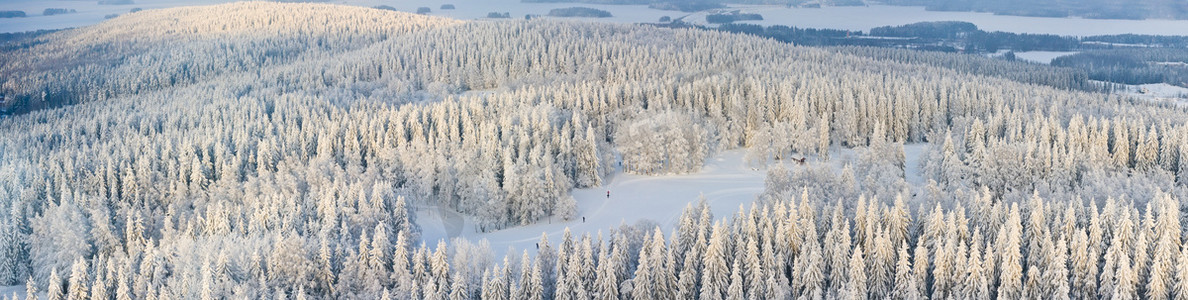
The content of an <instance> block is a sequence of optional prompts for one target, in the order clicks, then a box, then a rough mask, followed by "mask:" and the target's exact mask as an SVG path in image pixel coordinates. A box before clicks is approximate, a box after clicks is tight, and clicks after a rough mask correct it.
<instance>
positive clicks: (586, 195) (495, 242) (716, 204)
mask: <svg viewBox="0 0 1188 300" xmlns="http://www.w3.org/2000/svg"><path fill="white" fill-rule="evenodd" d="M744 152H745V151H743V150H732V151H726V152H725V153H719V154H718V155H716V156H714V157H712V158H711V159H709V160H707V161H706V165H705V167H703V168H702V170H701V172H697V173H695V174H684V175H666V176H647V175H635V174H626V173H617V174H615V175H614V176H613V177H611V178H610V179H609V182H610V183H609V184H606V185H605V186H602V187H594V188H587V189H575V190H574V191H573V197H574V198H575V199H577V203H578V217H577V218H575V219H574V220H569V221H564V220H561V219H560V218H559V217H553V218H552V220H551V221H545V222H540V223H538V224H533V225H528V226H520V227H514V228H508V229H504V230H499V231H494V232H487V233H481V232H477V230H476V229H475V228H476V226H475V225H474V222H472V220H471V218H470V217H462V215H461V214H459V213H457V212H454V211H452V210H449V209H441V210H436V209H421V210H418V211H417V221H418V222H419V223H420V225H421V230H422V233H421V236H422V239H423V240H424V241H425V243H426V244H427V245H429V246H434V245H435V244H436V243H437V241H438V240H440V239H447V240H448V239H452V238H454V237H461V238H464V239H467V240H470V241H472V242H477V241H479V240H482V239H487V240H488V241H489V242H490V243H491V248H492V249H493V250H495V252H496V256H503V254H504V251H506V250H507V249H508V247H513V248H515V249H516V250H515V251H521V250H533V249H534V248H535V244H536V242H538V241H540V235H541V233H542V232H543V233H546V234H548V235H549V239H550V240H552V239H554V238H556V239H560V238H561V235H562V234H563V233H564V232H565V228H566V227H568V228H569V230H570V231H571V232H573V233H574V234H576V235H581V234H583V233H590V234H591V235H595V234H597V233H598V232H599V231H601V232H603V234H608V233H609V230H610V229H611V228H612V227H618V226H619V225H620V224H623V223H626V224H635V223H636V222H638V221H641V220H652V221H655V222H657V223H658V224H659V225H660V227H661V229H663V230H664V231H665V232H671V230H672V227H673V225H675V222H676V219H677V217H679V216H680V214H681V209H683V208H684V207H685V205H686V204H688V203H695V202H696V201H697V199H698V197H700V196H705V198H706V200H707V202H708V203H709V204H710V207H711V208H712V209H713V212H714V215H717V216H729V215H730V214H732V213H734V212H735V211H737V210H738V207H739V205H746V206H747V207H748V208H749V207H750V205H749V204H751V203H752V202H753V201H754V200H755V196H756V195H758V194H759V193H761V192H763V179H764V177H765V176H766V174H767V173H766V172H765V170H761V169H760V170H756V169H752V168H750V167H747V166H746V164H744V163H743V159H742V158H743V154H744ZM608 190H609V191H610V192H611V196H610V197H609V198H608V197H606V192H607V191H608ZM442 216H445V217H444V218H443V217H442ZM582 217H585V218H586V220H585V222H582V219H581V218H582ZM457 229H461V230H460V231H456V230H457Z"/></svg>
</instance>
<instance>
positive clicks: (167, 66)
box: [0, 2, 461, 113]
mask: <svg viewBox="0 0 1188 300" xmlns="http://www.w3.org/2000/svg"><path fill="white" fill-rule="evenodd" d="M460 23H461V22H460V21H457V20H453V19H446V18H438V17H430V16H423V15H414V14H405V13H398V12H392V11H386V10H378V9H370V8H363V7H354V6H337V5H327V4H304V3H303V4H289V5H285V6H277V5H275V4H270V3H265V2H240V3H232V4H223V5H214V6H199V7H179V8H171V9H162V10H145V11H138V12H135V13H129V14H126V15H124V16H121V17H119V18H115V19H112V20H108V21H106V22H103V23H100V24H97V25H94V26H87V27H83V28H78V29H73V30H64V31H59V32H54V33H50V34H45V35H40V36H36V37H34V38H32V39H24V40H20V39H17V40H13V41H9V42H8V43H7V44H6V45H4V47H2V49H3V50H2V51H3V55H0V74H4V76H2V77H0V94H4V95H5V96H6V97H7V99H6V100H7V102H8V103H6V105H5V106H7V107H9V109H10V110H11V111H12V112H16V113H19V112H25V111H29V110H33V109H37V108H42V107H53V106H58V105H64V104H77V103H83V102H90V101H96V100H103V99H108V98H115V97H119V96H122V95H129V94H136V93H145V92H149V91H155V90H160V89H165V88H170V87H174V86H179V85H186V84H191V83H195V82H200V81H203V80H207V79H210V78H214V77H217V76H220V75H225V74H232V73H237V72H245V71H251V72H254V71H256V70H260V69H261V68H265V67H268V66H275V65H283V64H289V63H293V62H300V61H310V60H319V59H322V58H325V57H328V56H332V55H335V54H340V53H343V52H347V51H351V50H356V49H361V48H363V47H366V46H369V45H372V44H374V43H377V42H380V41H384V40H387V39H389V38H392V37H395V36H398V35H402V34H407V33H411V32H417V31H422V30H425V29H429V28H435V27H441V26H450V25H456V24H460Z"/></svg>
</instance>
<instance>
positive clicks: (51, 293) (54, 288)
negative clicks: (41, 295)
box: [45, 269, 66, 300]
mask: <svg viewBox="0 0 1188 300" xmlns="http://www.w3.org/2000/svg"><path fill="white" fill-rule="evenodd" d="M45 298H46V299H47V300H64V299H65V298H66V296H65V295H63V294H62V278H61V277H58V270H56V269H54V270H50V276H49V287H47V288H46V292H45Z"/></svg>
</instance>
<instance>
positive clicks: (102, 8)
mask: <svg viewBox="0 0 1188 300" xmlns="http://www.w3.org/2000/svg"><path fill="white" fill-rule="evenodd" d="M133 1H134V2H135V4H131V5H99V4H97V3H98V1H94V0H91V1H77V0H0V10H20V11H24V12H25V13H26V14H27V15H29V17H26V18H10V19H0V32H21V31H29V30H37V29H60V28H68V27H79V26H86V25H90V24H95V23H99V22H102V21H103V20H104V16H106V15H109V14H123V13H127V12H128V10H129V9H132V8H134V7H139V8H144V9H155V8H165V7H175V6H184V5H208V4H216V3H226V2H233V1H231V0H133ZM325 2H326V3H335V4H345V5H357V6H367V7H374V6H378V5H387V6H391V7H394V8H396V9H397V10H400V11H407V12H413V11H416V10H417V8H418V7H428V8H429V9H431V10H432V12H431V13H429V14H430V15H435V16H443V17H450V18H456V19H463V20H472V19H483V18H486V16H487V13H489V12H507V13H510V15H511V17H512V18H513V19H523V18H524V16H525V15H528V14H537V15H544V14H547V13H548V12H549V10H551V9H554V8H563V7H573V6H583V7H592V8H597V9H601V10H606V11H608V12H610V13H611V14H613V15H614V17H611V18H577V19H580V20H591V21H599V22H620V23H640V22H656V21H657V20H659V19H660V17H662V16H669V17H672V18H673V19H674V20H675V19H679V18H682V17H685V19H684V20H685V21H686V22H691V23H701V24H704V23H705V14H706V13H704V12H702V13H695V14H689V13H685V12H679V11H664V10H656V9H650V8H648V7H647V6H646V5H596V4H585V3H523V2H520V0H329V1H325ZM442 4H453V5H454V6H455V7H456V9H453V10H442V9H440V7H441V5H442ZM46 8H66V9H75V10H78V13H73V14H65V15H54V16H42V15H41V13H42V11H44V10H45V9H46ZM731 10H741V11H743V12H749V13H758V14H761V15H763V18H764V20H762V21H748V22H747V23H753V24H761V25H788V26H796V27H808V28H833V29H843V30H860V31H869V30H870V28H873V27H879V26H888V25H903V24H909V23H915V22H924V21H967V22H971V23H974V24H976V25H977V26H978V27H979V28H981V29H983V30H986V31H1007V32H1018V33H1047V34H1060V35H1077V36H1087V35H1102V34H1123V33H1135V34H1161V35H1183V34H1185V32H1188V20H1095V19H1081V18H1041V17H1019V16H1000V15H994V14H990V13H974V12H940V11H927V10H924V8H923V7H918V6H886V5H871V6H846V7H829V6H827V7H823V8H788V7H785V6H777V5H735V6H732V7H731Z"/></svg>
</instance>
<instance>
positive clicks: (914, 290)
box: [890, 241, 924, 300]
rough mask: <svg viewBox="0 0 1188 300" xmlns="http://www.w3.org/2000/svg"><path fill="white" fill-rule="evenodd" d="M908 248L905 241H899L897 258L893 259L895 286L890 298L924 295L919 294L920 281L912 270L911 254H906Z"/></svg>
mask: <svg viewBox="0 0 1188 300" xmlns="http://www.w3.org/2000/svg"><path fill="white" fill-rule="evenodd" d="M908 249H909V247H908V244H907V241H901V242H900V246H899V253H898V254H897V257H898V258H897V259H896V261H895V286H894V288H892V290H891V295H890V298H891V299H899V300H919V299H923V297H924V296H923V295H921V294H920V287H919V286H920V282H919V280H917V278H916V276H915V274H914V273H913V272H912V263H911V255H910V254H908Z"/></svg>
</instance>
